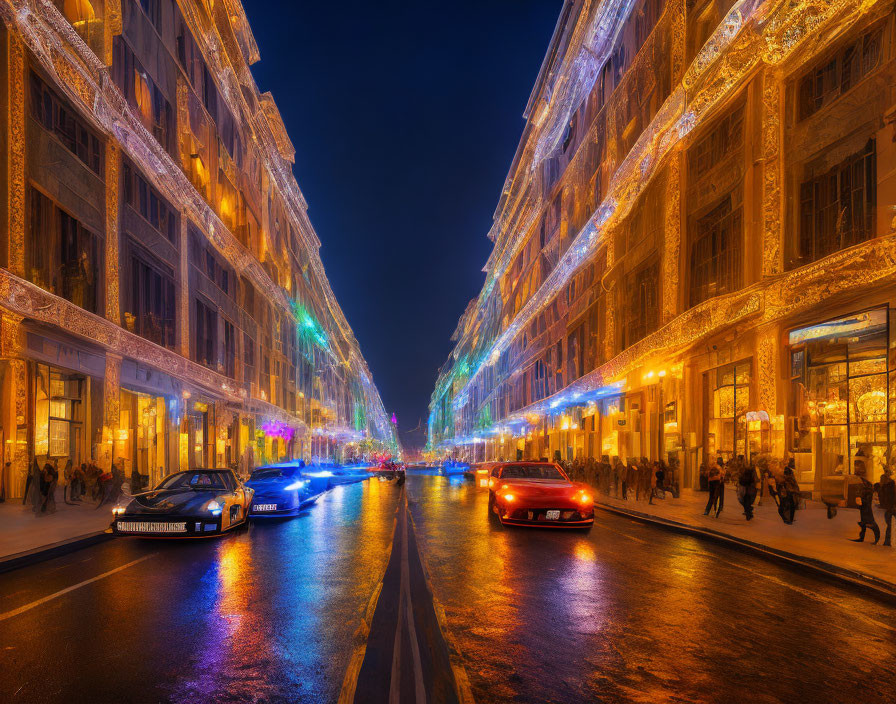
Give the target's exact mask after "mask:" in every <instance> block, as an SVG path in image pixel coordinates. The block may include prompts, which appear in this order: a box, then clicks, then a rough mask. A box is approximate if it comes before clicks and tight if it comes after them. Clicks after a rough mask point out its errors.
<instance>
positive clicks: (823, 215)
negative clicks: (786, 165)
mask: <svg viewBox="0 0 896 704" xmlns="http://www.w3.org/2000/svg"><path fill="white" fill-rule="evenodd" d="M876 207H877V152H876V145H875V140H874V139H869V140H868V142H867V143H866V144H865V146H864V147H863V148H862V149H861V150H860V151H858V152H856V153H855V154H852V155H851V156H849V157H847V158H846V159H844V160H843V161H842V162H840V163H839V164H837V165H836V166H835V167H834V168H832V169H831V170H829V171H828V172H827V173H824V174H822V175H820V176H816V177H813V178H810V179H809V180H807V181H804V182H803V183H802V184H801V185H800V230H799V233H800V234H799V237H800V239H799V254H800V258H801V260H802V262H803V263H808V262H814V261H816V260H818V259H821V258H822V257H825V256H827V255H829V254H833V253H834V252H838V251H840V250H841V249H845V248H846V247H851V246H853V245H856V244H859V243H860V242H864V241H865V240H868V239H871V238H872V237H874V233H875V209H876Z"/></svg>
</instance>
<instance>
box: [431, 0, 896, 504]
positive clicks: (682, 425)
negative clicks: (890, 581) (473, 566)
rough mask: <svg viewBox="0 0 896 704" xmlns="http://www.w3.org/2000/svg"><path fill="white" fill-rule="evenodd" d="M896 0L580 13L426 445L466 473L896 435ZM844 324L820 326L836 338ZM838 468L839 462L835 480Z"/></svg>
mask: <svg viewBox="0 0 896 704" xmlns="http://www.w3.org/2000/svg"><path fill="white" fill-rule="evenodd" d="M894 38H896V36H894V15H893V4H892V3H888V2H873V1H871V2H863V3H859V2H852V1H848V0H832V1H831V2H823V3H821V4H817V3H815V4H810V3H807V2H801V1H797V2H790V3H785V2H777V1H772V0H770V1H767V2H760V1H758V0H756V1H751V0H744V1H742V2H731V1H730V0H722V1H721V2H718V1H712V0H696V1H695V2H690V1H689V2H684V1H683V0H679V1H676V2H667V3H661V2H659V1H658V0H635V1H633V2H629V1H625V2H623V1H618V0H617V1H614V0H605V1H604V2H584V1H582V0H568V1H567V2H566V3H565V5H564V7H563V11H562V15H561V17H560V20H559V22H558V24H557V28H556V31H555V34H554V37H553V40H552V42H551V46H550V48H549V51H548V54H547V57H546V58H545V61H544V64H543V66H542V69H541V73H540V75H539V77H538V80H537V83H536V85H535V88H534V90H533V93H532V96H531V98H530V101H529V105H528V107H527V109H526V112H525V117H526V120H527V122H526V127H525V130H524V133H523V137H522V140H521V142H520V145H519V147H518V150H517V153H516V156H515V158H514V161H513V164H512V166H511V169H510V173H509V175H508V177H507V180H506V182H505V184H504V188H503V191H502V195H501V199H500V202H499V204H498V208H497V211H496V214H495V219H494V225H493V227H492V229H491V231H490V233H489V237H490V238H491V239H492V241H493V242H494V250H493V252H492V254H491V256H490V258H489V260H488V262H487V264H486V267H485V271H486V282H485V284H484V286H483V289H482V291H481V292H480V294H479V296H478V298H476V299H475V300H473V301H472V302H471V304H470V305H469V306H468V308H467V310H466V312H465V313H464V315H463V317H462V318H461V320H460V323H459V325H458V328H457V331H456V332H455V337H454V338H453V339H454V340H455V342H456V346H455V349H454V351H453V352H452V354H451V356H450V358H449V360H448V361H447V362H446V364H445V365H444V366H443V368H442V370H441V371H440V375H439V378H438V381H437V384H436V388H435V391H434V393H433V396H432V400H431V404H430V419H429V433H430V437H429V441H430V444H431V447H432V448H434V449H440V450H441V451H442V452H452V453H453V452H457V453H458V454H459V455H462V456H465V457H475V458H478V459H482V458H483V457H488V458H494V457H501V456H503V457H505V458H514V457H516V454H517V452H519V453H521V454H522V455H524V456H527V457H536V458H537V457H541V456H544V457H554V456H555V453H556V452H559V454H560V456H561V457H562V458H564V459H567V458H568V459H572V458H574V457H576V456H579V457H589V456H593V457H596V458H598V457H600V456H601V455H603V454H606V455H609V456H611V457H612V456H613V455H619V456H621V457H633V456H634V457H641V456H646V457H648V458H652V459H656V458H660V457H662V458H667V457H672V458H675V459H677V460H679V462H680V463H681V468H682V473H681V478H682V479H683V483H684V485H685V486H693V485H695V484H696V481H697V476H698V468H699V466H700V464H701V462H702V461H703V460H705V459H706V458H707V457H708V456H710V455H711V456H719V455H720V456H722V457H723V458H724V459H726V460H728V459H730V458H732V457H733V456H736V455H744V456H745V457H746V458H752V459H755V458H756V457H757V456H759V455H761V454H763V453H768V454H770V455H773V456H777V457H780V458H784V457H785V456H787V453H791V452H792V453H793V455H794V459H795V462H796V468H797V478H798V480H799V481H800V483H801V484H802V485H803V488H807V489H808V488H812V489H814V490H815V491H816V492H818V491H820V489H821V485H822V479H823V478H824V477H826V476H830V475H832V474H834V473H835V472H837V471H843V470H844V469H845V471H847V472H848V471H850V469H851V468H852V466H853V461H854V458H855V457H856V456H857V455H858V454H859V453H864V454H865V455H866V456H868V457H872V458H873V459H872V460H871V471H872V474H873V475H874V476H875V477H877V476H878V474H879V473H880V470H881V467H882V464H883V463H884V462H885V461H886V458H887V457H888V456H889V451H890V444H891V443H892V442H896V401H894V399H896V383H894V382H896V376H894V372H896V355H894V354H893V350H894V349H896V346H894V341H896V331H894V329H893V325H892V324H891V322H890V317H891V316H890V306H891V304H893V303H894V301H896V296H894V288H893V283H892V282H893V273H894V269H896V258H894V252H896V237H894V236H893V228H894V212H893V205H894V204H896V198H894V195H896V177H894V175H893V174H894V172H893V169H891V168H890V167H891V166H893V165H894V164H896V154H894V144H896V141H894V140H896V134H894V115H896V104H894V102H893V93H892V91H891V90H890V88H889V86H891V85H892V83H893V79H894V74H896V65H894V56H896V53H894V51H896V49H894ZM822 323H827V325H822ZM841 464H842V467H841Z"/></svg>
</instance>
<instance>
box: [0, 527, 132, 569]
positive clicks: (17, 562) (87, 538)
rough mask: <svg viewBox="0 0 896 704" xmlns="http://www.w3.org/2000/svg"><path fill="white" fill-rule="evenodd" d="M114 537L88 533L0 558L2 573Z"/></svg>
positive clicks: (109, 534)
mask: <svg viewBox="0 0 896 704" xmlns="http://www.w3.org/2000/svg"><path fill="white" fill-rule="evenodd" d="M114 537H115V536H114V535H112V533H106V532H105V531H97V532H95V533H87V534H85V535H79V536H76V537H74V538H69V539H68V540H60V541H59V542H58V543H50V544H49V545H43V546H41V547H39V548H33V549H31V550H25V551H24V552H17V553H13V554H12V555H7V556H5V557H3V558H0V573H3V572H10V571H12V570H16V569H19V568H20V567H27V566H28V565H33V564H35V563H37V562H43V561H44V560H50V559H52V558H54V557H59V556H60V555H65V554H67V553H70V552H74V551H75V550H80V549H81V548H86V547H89V546H91V545H95V544H96V543H102V542H105V541H106V540H111V539H112V538H114Z"/></svg>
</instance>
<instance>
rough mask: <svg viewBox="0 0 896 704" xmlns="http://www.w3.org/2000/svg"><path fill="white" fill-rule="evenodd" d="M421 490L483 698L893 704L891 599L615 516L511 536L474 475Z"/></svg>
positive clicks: (468, 663)
mask: <svg viewBox="0 0 896 704" xmlns="http://www.w3.org/2000/svg"><path fill="white" fill-rule="evenodd" d="M408 494H409V498H410V503H411V511H412V515H413V517H414V521H415V526H416V531H417V538H418V541H419V543H420V546H421V550H422V552H423V555H424V559H425V560H426V562H427V565H428V568H429V570H430V573H431V576H432V580H433V588H434V592H435V596H436V598H438V599H439V600H440V601H441V603H442V606H443V607H444V608H445V611H446V615H447V618H448V626H449V629H450V630H451V632H452V634H453V636H454V638H455V640H456V642H457V644H458V646H459V648H460V650H461V654H462V659H463V662H464V666H465V668H466V670H467V674H468V676H469V679H470V682H471V684H472V687H473V693H474V695H475V697H476V700H477V701H478V702H505V701H513V702H581V701H601V702H603V701H607V702H616V701H620V702H622V701H635V702H665V701H670V702H673V701H682V702H685V701H687V702H692V701H701V702H718V701H746V700H749V701H751V702H797V701H815V702H834V701H840V702H842V701H857V702H892V701H894V695H893V690H892V686H891V684H892V682H893V681H896V662H894V658H893V655H894V653H896V630H894V626H896V611H894V609H893V608H891V607H890V606H887V605H884V604H882V603H879V602H876V601H874V600H870V599H866V598H864V597H863V596H861V595H858V594H856V593H853V592H850V591H847V590H844V589H842V588H840V587H839V586H837V585H833V584H827V583H824V582H819V581H818V580H817V579H814V578H812V577H810V576H807V575H804V574H801V573H798V572H795V571H790V570H788V569H785V568H783V567H780V566H777V565H775V564H772V563H768V562H765V561H763V560H760V559H759V558H757V557H754V556H751V555H749V554H746V553H742V552H738V551H735V550H732V549H728V548H725V547H722V546H718V545H715V544H713V543H706V542H700V541H698V540H696V539H694V538H690V537H687V536H681V535H678V534H674V533H670V532H665V531H661V530H657V529H656V528H652V527H650V526H644V525H642V524H639V523H636V522H633V521H629V520H626V519H623V518H620V517H616V516H613V515H609V514H605V513H599V514H598V517H597V522H596V524H595V527H594V528H593V530H592V531H591V532H590V533H589V534H583V533H578V532H576V533H570V532H561V531H551V530H532V529H512V528H501V527H500V525H498V524H497V523H496V522H493V521H490V520H489V519H488V516H487V508H486V504H487V498H488V495H487V493H486V492H485V491H482V490H477V489H475V488H474V487H473V485H472V482H466V481H464V480H463V479H462V478H455V477H452V478H450V479H448V478H445V477H429V476H411V477H409V478H408Z"/></svg>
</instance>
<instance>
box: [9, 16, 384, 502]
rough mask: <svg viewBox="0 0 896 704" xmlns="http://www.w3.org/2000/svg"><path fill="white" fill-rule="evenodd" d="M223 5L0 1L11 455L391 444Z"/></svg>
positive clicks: (189, 461)
mask: <svg viewBox="0 0 896 704" xmlns="http://www.w3.org/2000/svg"><path fill="white" fill-rule="evenodd" d="M227 7H228V9H227V10H226V11H225V10H224V5H222V4H220V3H217V4H214V5H210V4H208V3H205V2H202V1H201V0H182V1H180V2H178V1H176V0H161V1H160V2H158V3H153V4H151V5H150V6H149V9H146V10H145V9H144V8H143V6H142V5H141V3H138V2H135V1H134V0H127V1H126V2H119V1H118V0H106V1H105V2H103V3H91V2H89V0H84V2H79V3H68V2H62V1H61V0H2V1H0V19H2V26H0V32H2V35H0V38H2V46H3V47H4V50H5V57H6V60H5V62H4V66H5V68H6V73H7V75H6V76H5V79H4V80H5V85H6V86H7V88H8V95H9V100H8V101H7V102H6V103H5V105H6V114H5V115H4V124H5V125H6V126H7V137H8V139H7V140H6V147H5V149H4V150H3V153H2V155H0V156H2V159H3V165H4V171H5V174H6V179H5V180H4V183H5V184H6V190H7V193H6V197H5V208H4V213H5V214H6V218H5V219H6V222H5V223H4V224H5V226H6V230H7V232H8V236H7V239H6V245H7V246H6V251H5V252H4V262H3V263H4V264H5V267H4V268H3V269H0V306H2V313H3V324H2V333H3V350H2V355H0V367H2V371H3V377H2V378H3V379H4V383H3V387H2V389H3V391H2V399H0V400H2V404H3V409H4V410H3V412H2V414H0V418H2V426H0V433H2V436H3V438H4V439H5V441H6V442H5V446H6V448H7V455H6V457H7V459H13V458H15V460H16V462H18V463H20V464H21V463H24V462H27V460H28V458H29V456H32V455H35V454H45V455H48V456H50V457H57V458H61V457H64V456H66V455H68V456H71V457H72V458H73V459H74V460H75V461H82V462H86V461H95V462H97V463H99V464H101V465H103V466H109V464H111V463H112V462H113V461H116V462H118V463H119V466H121V465H122V464H123V465H124V466H122V467H121V468H122V469H124V470H125V471H126V472H127V473H129V472H130V471H131V470H132V469H136V470H137V471H138V472H141V473H147V474H149V475H150V476H151V478H152V479H155V478H156V475H157V474H158V472H159V471H172V470H175V469H178V468H179V467H182V466H187V465H188V466H195V465H213V466H223V465H230V466H239V467H241V468H242V469H245V468H246V467H247V465H248V464H249V463H252V462H256V463H257V462H263V461H269V460H276V459H280V458H281V457H296V458H297V457H303V458H305V459H306V460H310V459H311V458H312V456H314V457H331V458H337V459H338V458H342V457H343V456H350V455H354V456H358V455H360V454H362V452H370V451H372V450H374V449H383V448H389V449H391V450H392V451H393V452H394V451H396V450H397V444H396V438H395V434H394V428H393V426H392V424H391V423H389V420H388V418H387V416H386V413H385V409H384V408H383V406H382V402H381V400H380V398H379V394H378V392H377V390H376V387H375V386H374V384H373V381H372V379H371V375H370V372H369V370H368V368H367V365H366V363H365V361H364V359H363V357H362V356H361V353H360V350H359V348H358V344H357V341H356V340H355V338H354V336H353V334H352V331H351V328H350V326H349V325H348V323H347V321H346V320H345V316H344V315H343V313H342V311H341V309H340V308H339V304H338V302H337V301H336V299H335V296H334V295H333V292H332V290H331V289H330V285H329V282H328V281H327V278H326V274H325V272H324V269H323V265H322V263H321V260H320V256H319V248H320V241H319V239H318V238H317V235H316V234H315V232H314V230H313V228H312V227H311V224H310V222H309V221H308V217H307V213H306V211H307V204H306V203H305V200H304V198H303V196H302V194H301V191H300V190H299V187H298V185H297V184H296V182H295V180H294V178H293V176H292V173H291V161H292V159H293V157H294V149H292V147H291V142H290V141H289V138H288V136H287V135H286V130H285V127H284V126H283V123H282V120H281V118H280V116H279V112H278V111H277V109H276V105H275V104H274V102H273V98H272V97H271V95H270V94H264V95H262V94H261V93H260V92H259V91H258V89H257V87H256V86H255V83H254V81H253V79H252V75H251V72H250V71H249V64H250V63H252V62H254V61H257V60H258V49H257V47H256V46H255V42H254V39H253V38H252V33H251V29H250V28H249V25H248V22H247V20H246V17H245V14H244V12H243V9H242V6H241V5H240V3H239V2H238V1H234V2H229V3H227ZM88 20H89V21H88ZM284 429H288V430H284ZM11 448H14V449H11ZM38 449H39V452H38ZM18 471H19V468H18V467H16V468H14V475H16V476H18V475H17V473H18ZM5 479H6V481H7V484H8V485H9V483H10V482H13V483H14V482H15V480H16V477H15V476H13V477H5ZM20 488H21V487H18V489H20ZM16 490H17V487H14V486H11V492H12V493H13V495H14V494H15V491H16Z"/></svg>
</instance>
